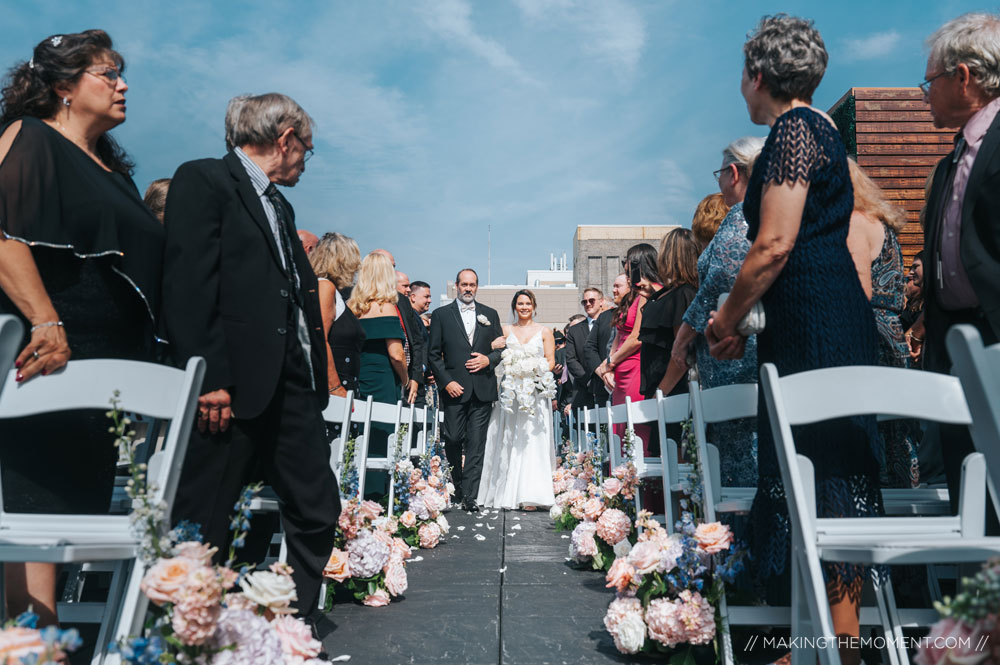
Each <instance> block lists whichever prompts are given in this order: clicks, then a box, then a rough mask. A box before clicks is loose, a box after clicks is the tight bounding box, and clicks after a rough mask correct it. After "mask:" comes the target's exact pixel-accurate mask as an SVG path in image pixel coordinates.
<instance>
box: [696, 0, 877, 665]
mask: <svg viewBox="0 0 1000 665" xmlns="http://www.w3.org/2000/svg"><path fill="white" fill-rule="evenodd" d="M743 54H744V65H745V66H744V68H743V76H742V81H741V83H740V89H741V92H742V94H743V98H744V99H745V100H746V103H747V110H748V111H749V114H750V119H751V121H753V122H754V123H756V124H766V125H768V126H770V127H771V132H770V134H769V135H768V138H767V142H766V143H765V144H764V148H763V150H762V151H761V154H760V157H759V158H758V160H757V163H756V164H755V165H754V168H753V172H752V174H751V176H750V182H749V184H748V188H747V193H746V199H745V202H744V214H745V215H746V218H747V223H748V226H749V234H748V236H749V238H750V240H751V242H753V244H752V245H751V247H750V250H749V251H748V252H747V256H746V258H745V260H744V261H743V266H742V268H741V269H740V272H739V274H738V275H737V277H736V281H735V282H734V283H733V288H732V291H731V292H730V296H729V298H728V299H727V300H726V302H725V304H724V305H723V306H722V307H721V308H719V311H718V313H717V314H716V316H715V317H714V319H711V320H709V322H708V326H707V327H706V329H705V337H706V339H708V341H709V343H710V344H711V345H712V353H713V354H714V355H716V357H720V358H731V357H739V356H741V355H742V353H743V348H744V345H745V344H746V339H745V338H743V337H741V336H740V335H739V334H738V333H737V332H736V327H737V325H738V324H739V323H740V320H741V319H742V318H743V317H744V316H745V315H746V314H747V313H748V312H749V311H750V309H751V307H752V306H753V304H754V303H756V302H757V301H762V302H763V305H764V309H765V311H766V312H767V322H766V328H765V329H764V331H763V332H762V333H760V334H759V335H758V340H757V341H758V348H757V358H758V360H759V361H760V362H761V363H765V362H767V363H774V364H775V365H776V366H777V369H778V373H779V374H780V375H782V376H786V375H788V374H794V373H796V372H802V371H806V370H811V369H818V368H821V367H835V366H840V365H874V364H876V362H877V344H878V341H877V340H878V333H877V332H876V329H875V316H874V314H873V313H872V308H871V306H870V305H869V303H868V299H867V298H866V297H865V292H864V290H863V289H862V288H861V283H860V281H859V280H858V274H857V271H856V270H855V267H854V262H853V260H852V259H851V254H850V252H849V251H848V248H847V234H848V229H849V227H850V218H851V211H852V209H853V207H854V196H853V192H852V189H851V184H850V183H851V180H850V174H849V173H848V166H847V155H846V153H845V150H844V143H843V141H842V140H841V138H840V133H839V132H838V131H837V128H836V126H834V124H833V122H832V121H831V120H830V119H829V118H828V117H827V116H825V115H824V114H823V113H821V112H820V111H817V110H815V109H813V108H812V107H811V106H810V104H811V101H812V93H813V91H814V90H815V89H816V86H817V85H819V82H820V80H821V79H822V77H823V73H824V71H825V70H826V63H827V52H826V48H825V46H824V45H823V40H822V38H821V37H820V35H819V32H818V31H817V30H816V29H815V28H814V27H813V25H812V23H811V22H810V21H806V20H803V19H800V18H795V17H790V16H786V15H783V14H779V15H777V16H769V17H764V18H763V19H761V21H760V23H759V24H758V25H757V27H756V29H755V30H754V31H753V33H752V34H751V35H750V37H749V39H748V40H747V42H746V43H745V44H744V47H743ZM765 407H766V405H765V403H764V400H760V402H759V409H758V413H757V420H758V422H759V423H760V426H759V431H758V435H759V437H760V449H759V453H760V456H759V481H758V485H757V494H756V496H755V498H754V502H753V507H752V509H751V514H750V519H751V525H750V532H751V533H750V541H751V547H752V550H753V553H754V557H753V572H754V573H755V575H756V577H757V579H758V580H759V581H762V582H770V583H771V584H770V588H769V591H771V592H772V593H771V594H769V600H770V601H775V600H777V601H778V602H787V593H780V594H777V593H774V592H776V591H778V590H779V589H780V590H781V591H787V589H788V588H789V586H790V585H789V584H788V576H789V574H790V571H789V566H788V557H789V547H790V543H789V540H790V534H789V526H788V514H787V506H786V502H785V494H784V488H783V486H782V484H781V474H780V471H779V469H778V461H777V457H776V454H775V447H774V442H773V439H772V436H771V428H770V424H769V420H768V413H767V409H766V408H765ZM795 443H796V446H797V448H798V451H799V453H800V454H804V455H807V456H808V457H810V458H811V459H812V460H813V463H814V465H815V469H816V485H815V486H816V510H817V514H818V515H819V516H820V517H825V516H833V515H836V516H843V517H864V516H869V515H878V514H881V513H882V503H881V492H880V488H879V463H878V439H877V435H876V434H875V419H874V417H865V418H850V419H848V418H841V419H834V420H830V421H825V422H822V423H818V424H815V425H806V426H802V427H799V428H797V430H796V434H795ZM826 573H827V580H828V585H827V594H828V599H829V602H830V607H831V611H832V615H833V625H834V630H835V631H836V634H837V635H842V636H846V637H853V638H856V637H857V636H858V634H859V626H858V609H859V602H860V596H861V586H862V583H863V581H864V577H865V573H866V570H865V568H864V567H862V566H854V565H838V566H827V570H826ZM776 596H777V597H776ZM848 644H849V645H848V646H845V647H844V648H843V649H842V650H841V659H842V660H843V661H844V662H851V663H857V662H860V654H859V652H858V650H857V648H856V647H855V648H851V646H850V644H851V643H848Z"/></svg>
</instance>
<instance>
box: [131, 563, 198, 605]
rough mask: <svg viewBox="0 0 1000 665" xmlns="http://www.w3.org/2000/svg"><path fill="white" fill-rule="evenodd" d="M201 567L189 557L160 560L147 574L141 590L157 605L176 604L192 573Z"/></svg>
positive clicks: (140, 586)
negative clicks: (179, 593)
mask: <svg viewBox="0 0 1000 665" xmlns="http://www.w3.org/2000/svg"><path fill="white" fill-rule="evenodd" d="M200 567H201V565H200V564H198V563H195V562H194V561H193V560H191V559H188V558H187V557H173V558H170V559H160V560H158V561H157V562H156V563H155V564H153V567H152V568H150V569H149V571H147V572H146V575H145V577H143V578H142V583H141V584H140V585H139V588H141V589H142V592H143V593H145V594H146V597H147V598H149V599H150V600H151V601H153V603H154V604H156V605H163V604H164V603H175V602H177V594H178V592H179V591H180V590H181V588H182V587H183V586H184V583H185V582H187V578H188V576H189V575H190V574H191V571H192V570H194V569H196V568H200Z"/></svg>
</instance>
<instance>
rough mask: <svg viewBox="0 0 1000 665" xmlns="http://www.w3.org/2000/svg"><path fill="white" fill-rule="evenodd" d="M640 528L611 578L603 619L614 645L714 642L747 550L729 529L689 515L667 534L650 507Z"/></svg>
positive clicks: (635, 648) (648, 647)
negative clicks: (720, 608)
mask: <svg viewBox="0 0 1000 665" xmlns="http://www.w3.org/2000/svg"><path fill="white" fill-rule="evenodd" d="M609 512H610V511H605V515H607V514H608V513H609ZM602 519H603V516H602ZM612 520H614V521H617V518H608V521H609V522H610V521H612ZM636 526H637V527H638V529H639V532H638V537H637V539H636V542H635V544H634V546H633V547H632V548H631V549H630V550H629V551H628V553H627V554H625V553H623V555H622V556H619V557H618V558H617V559H615V560H614V563H612V564H611V566H610V569H609V570H608V572H607V575H606V577H605V579H606V580H607V586H608V588H610V589H614V590H615V592H616V593H615V600H614V601H612V602H611V604H610V605H609V606H608V611H607V614H606V616H605V619H604V625H605V627H606V628H607V630H608V632H609V633H610V634H611V636H612V638H613V639H614V642H615V646H616V647H617V648H618V650H619V651H621V652H622V653H628V654H634V653H637V652H639V651H643V652H646V653H660V652H663V651H669V652H673V653H680V652H681V651H682V650H685V649H692V648H694V647H697V646H702V645H706V644H709V643H711V642H712V641H713V640H714V639H715V635H716V617H715V613H716V607H717V605H718V601H719V599H720V598H721V597H722V595H723V594H724V593H725V585H726V584H727V583H732V582H733V581H734V578H735V575H736V574H737V573H738V572H739V570H740V566H741V565H742V557H743V552H742V550H739V549H738V548H736V547H735V546H734V545H733V538H732V534H731V533H730V532H729V529H728V527H726V526H724V525H721V524H719V523H717V522H716V523H711V524H699V525H695V523H694V519H693V517H692V516H691V514H690V513H685V514H684V516H683V517H682V519H681V522H680V523H679V524H678V526H679V528H678V531H677V532H676V533H672V534H668V533H667V531H666V530H665V529H664V528H663V527H662V526H661V525H660V524H659V523H658V522H656V520H654V519H652V517H651V515H650V513H648V512H647V511H641V512H640V513H639V515H638V517H637V519H636ZM608 528H610V524H609V525H608ZM599 529H600V527H599ZM640 635H641V637H640ZM679 657H682V658H683V657H684V656H683V654H681V656H679Z"/></svg>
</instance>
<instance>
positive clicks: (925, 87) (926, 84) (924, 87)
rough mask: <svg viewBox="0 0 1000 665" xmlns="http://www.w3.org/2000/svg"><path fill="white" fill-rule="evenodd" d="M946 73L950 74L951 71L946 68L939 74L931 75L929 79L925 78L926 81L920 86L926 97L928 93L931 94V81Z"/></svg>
mask: <svg viewBox="0 0 1000 665" xmlns="http://www.w3.org/2000/svg"><path fill="white" fill-rule="evenodd" d="M945 74H949V75H950V74H951V72H950V71H948V70H947V69H946V70H944V71H943V72H941V73H939V74H935V75H934V76H932V77H930V78H929V79H924V82H923V83H921V84H920V86H919V88H920V92H922V93H924V96H925V97H926V96H927V95H929V94H931V83H933V82H934V79H936V78H939V77H941V76H944V75H945Z"/></svg>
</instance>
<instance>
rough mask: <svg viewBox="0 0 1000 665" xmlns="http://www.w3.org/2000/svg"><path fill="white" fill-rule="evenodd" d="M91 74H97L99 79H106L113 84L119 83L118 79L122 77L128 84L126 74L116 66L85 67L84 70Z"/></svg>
mask: <svg viewBox="0 0 1000 665" xmlns="http://www.w3.org/2000/svg"><path fill="white" fill-rule="evenodd" d="M83 71H84V72H86V73H87V74H90V75H91V76H96V77H97V78H99V79H104V82H105V83H110V84H111V85H112V87H113V86H116V85H118V79H121V81H122V83H125V84H126V85H128V81H126V80H125V75H124V74H122V73H121V72H120V71H118V70H117V69H115V68H114V67H105V68H104V69H95V70H90V69H85V70H83Z"/></svg>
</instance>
